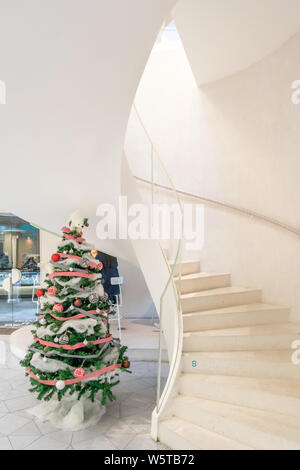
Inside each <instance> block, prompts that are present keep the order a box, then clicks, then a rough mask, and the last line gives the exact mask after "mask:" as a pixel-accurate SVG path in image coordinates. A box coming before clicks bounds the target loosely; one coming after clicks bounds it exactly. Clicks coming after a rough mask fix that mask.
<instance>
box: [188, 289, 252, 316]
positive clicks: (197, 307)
mask: <svg viewBox="0 0 300 470" xmlns="http://www.w3.org/2000/svg"><path fill="white" fill-rule="evenodd" d="M260 300H261V292H260V291H259V290H253V291H245V292H234V293H228V294H215V295H205V296H195V297H190V298H185V299H182V300H181V305H182V311H183V313H185V312H200V311H201V310H212V309H215V308H223V307H231V306H234V305H243V304H251V303H256V302H260Z"/></svg>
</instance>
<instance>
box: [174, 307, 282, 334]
mask: <svg viewBox="0 0 300 470" xmlns="http://www.w3.org/2000/svg"><path fill="white" fill-rule="evenodd" d="M289 315H290V312H289V310H288V309H282V310H275V309H274V310H270V311H268V312H266V311H263V310H262V311H256V312H247V313H219V314H215V315H201V314H200V315H189V314H186V315H183V327H184V331H202V330H213V329H215V328H220V329H222V328H238V327H243V326H254V325H266V324H268V323H272V324H274V323H285V322H286V321H288V318H289Z"/></svg>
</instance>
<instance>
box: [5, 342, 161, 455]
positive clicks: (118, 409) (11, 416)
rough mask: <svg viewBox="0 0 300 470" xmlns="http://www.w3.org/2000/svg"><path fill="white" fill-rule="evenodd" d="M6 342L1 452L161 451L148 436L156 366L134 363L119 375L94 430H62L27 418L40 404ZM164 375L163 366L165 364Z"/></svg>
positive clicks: (153, 398)
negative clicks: (119, 381)
mask: <svg viewBox="0 0 300 470" xmlns="http://www.w3.org/2000/svg"><path fill="white" fill-rule="evenodd" d="M8 341H9V337H8V336H0V346H1V347H0V356H1V357H0V450H3V449H45V450H48V449H49V450H50V449H75V450H76V449H104V450H116V449H130V450H133V449H134V450H135V449H145V450H153V449H162V448H163V446H162V445H161V444H159V443H155V442H154V441H153V440H152V439H151V437H150V434H149V433H150V419H151V412H152V410H153V408H154V404H155V391H156V389H155V383H156V364H155V363H152V362H151V363H149V362H135V363H132V371H133V373H132V374H126V373H124V374H122V376H121V379H122V380H121V383H120V384H119V385H118V386H116V388H115V394H116V396H117V399H118V400H117V401H116V402H113V403H111V404H108V405H107V412H106V415H105V416H104V417H103V418H102V420H101V421H100V422H99V424H98V425H97V426H94V427H92V428H89V429H87V430H84V431H78V432H69V431H61V430H59V429H57V428H54V427H53V426H52V425H50V424H49V423H47V422H46V423H42V422H40V421H39V420H37V418H34V417H32V416H31V415H30V414H28V413H27V411H26V410H27V409H28V408H31V407H32V406H34V405H35V404H37V403H38V401H37V400H36V399H35V398H34V397H33V396H32V395H31V393H30V392H28V378H26V377H25V376H24V370H23V368H22V367H21V366H20V365H19V361H18V360H17V359H16V358H15V357H14V356H12V354H11V353H10V352H9V348H8ZM3 342H4V343H5V345H3ZM4 352H5V353H6V357H5V358H4V356H3V354H4ZM3 359H5V361H4V360H3ZM1 362H2V364H1ZM166 375H167V365H166V364H163V376H164V377H166Z"/></svg>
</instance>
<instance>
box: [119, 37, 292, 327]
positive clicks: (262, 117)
mask: <svg viewBox="0 0 300 470" xmlns="http://www.w3.org/2000/svg"><path fill="white" fill-rule="evenodd" d="M299 50H300V34H298V35H297V36H295V37H294V38H293V39H291V40H290V41H289V42H288V43H286V44H285V45H284V46H283V47H281V48H280V49H279V50H278V51H276V52H275V53H273V54H272V55H270V56H269V57H268V58H266V59H265V60H264V61H261V62H260V63H258V64H257V65H255V66H253V67H251V68H249V69H247V71H244V72H241V73H239V74H236V75H234V76H232V77H230V78H228V79H225V80H222V81H219V82H217V83H214V84H211V85H209V86H206V87H205V88H203V89H201V90H199V88H198V87H197V84H196V82H195V80H194V77H193V74H192V71H191V69H190V66H189V64H188V61H187V58H186V56H185V53H184V51H183V49H182V48H180V47H179V48H177V49H176V50H170V51H168V50H160V51H156V52H155V53H153V54H152V55H151V58H150V60H149V62H148V64H147V67H146V70H145V73H144V75H143V78H142V81H141V84H140V87H139V90H138V93H137V99H136V102H137V106H138V108H139V110H140V112H141V115H142V117H143V119H144V121H145V123H146V127H147V129H148V131H149V132H150V135H151V137H152V139H153V140H154V143H155V145H156V147H157V148H158V149H159V152H160V155H161V157H162V158H163V160H164V163H165V164H166V166H167V168H168V170H169V172H170V174H171V177H172V179H173V182H174V183H175V185H176V186H177V187H178V188H179V189H182V190H184V191H189V192H192V193H196V194H200V195H202V196H205V197H208V198H212V199H217V200H221V201H225V202H228V203H232V204H233V205H236V206H240V207H244V208H246V209H249V210H254V211H256V212H259V213H262V214H265V215H267V216H270V217H273V218H277V219H279V220H282V221H283V222H285V223H287V224H291V225H294V226H297V227H298V228H299V227H300V214H299V208H298V206H299V200H300V186H299V174H300V160H299V147H300V133H299V129H300V105H295V104H293V103H292V101H291V95H292V89H291V84H292V82H293V81H294V80H296V79H299V67H298V64H299ZM129 130H130V134H128V138H127V153H128V155H131V156H132V157H133V158H134V157H135V158H139V157H138V154H135V153H134V148H135V143H136V136H139V132H140V131H139V129H137V128H136V127H135V124H134V120H131V124H130V126H129ZM147 176H148V177H149V173H148V175H147ZM299 255H300V239H299V237H297V236H294V235H291V234H288V233H286V232H284V231H282V230H281V229H278V230H277V229H274V228H272V227H271V226H268V225H265V224H262V223H261V222H258V221H256V220H255V219H254V220H249V219H248V218H244V217H243V216H242V217H241V216H236V215H234V214H233V213H229V212H223V211H222V210H221V211H219V210H217V209H213V208H207V209H206V210H205V245H204V248H203V249H202V250H201V251H200V252H199V253H187V254H186V256H187V257H191V258H197V257H199V258H200V260H201V267H202V270H204V271H205V270H210V271H229V272H231V273H232V275H233V282H234V283H236V284H240V285H245V286H247V285H248V286H258V287H262V288H263V289H264V295H265V299H266V300H267V301H270V302H277V303H283V304H286V305H289V306H291V307H292V312H293V318H294V319H298V320H299V321H300V296H299V292H300V264H299V262H298V261H299Z"/></svg>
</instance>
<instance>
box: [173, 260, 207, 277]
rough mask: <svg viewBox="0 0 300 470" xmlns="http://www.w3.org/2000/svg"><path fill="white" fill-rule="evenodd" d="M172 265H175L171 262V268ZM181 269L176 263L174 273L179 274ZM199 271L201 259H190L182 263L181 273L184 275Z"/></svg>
mask: <svg viewBox="0 0 300 470" xmlns="http://www.w3.org/2000/svg"><path fill="white" fill-rule="evenodd" d="M172 266H173V265H172V264H171V268H172ZM179 271H180V269H179V266H178V265H176V266H175V269H174V273H173V275H174V276H178V275H179ZM199 272H200V262H199V261H188V262H185V263H182V265H181V275H182V276H185V275H187V274H196V273H199Z"/></svg>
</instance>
